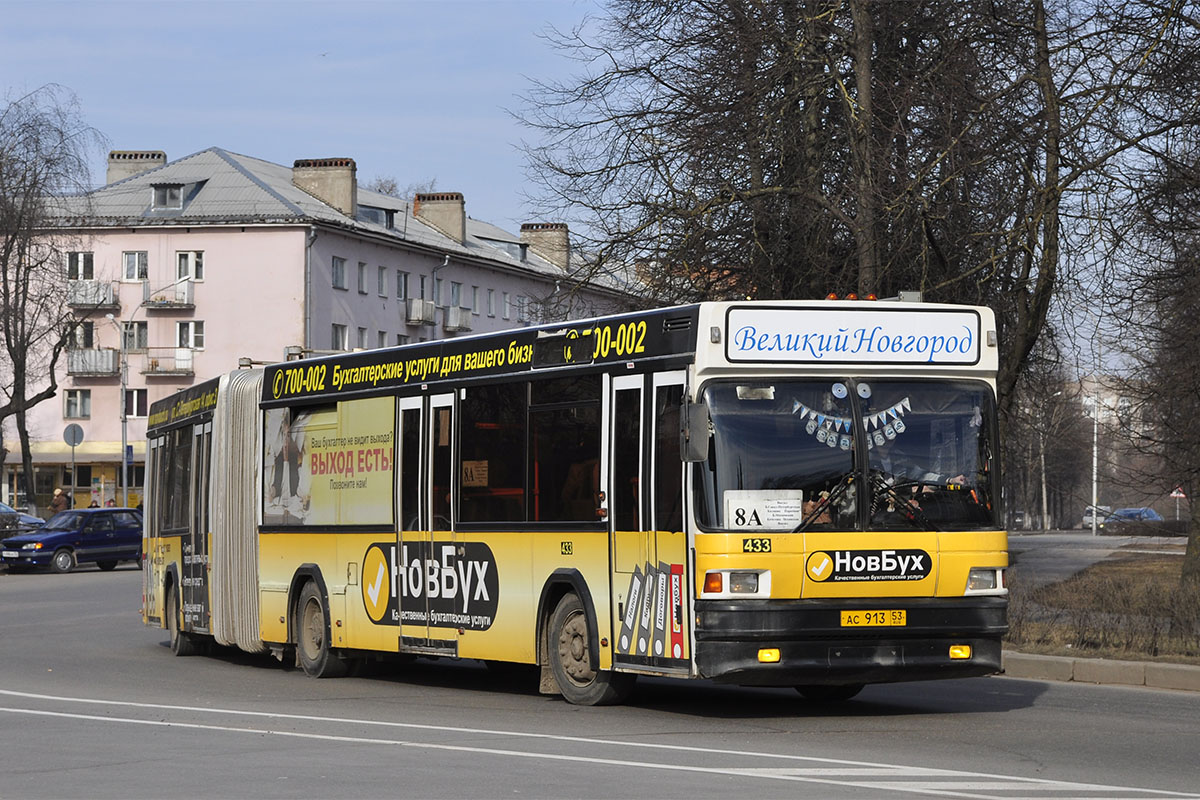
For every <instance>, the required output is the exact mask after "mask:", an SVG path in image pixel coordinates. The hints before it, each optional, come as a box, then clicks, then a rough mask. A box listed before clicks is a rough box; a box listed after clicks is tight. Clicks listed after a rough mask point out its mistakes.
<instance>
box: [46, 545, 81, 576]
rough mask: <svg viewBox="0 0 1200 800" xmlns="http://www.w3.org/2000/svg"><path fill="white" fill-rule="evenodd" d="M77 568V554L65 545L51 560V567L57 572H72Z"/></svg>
mask: <svg viewBox="0 0 1200 800" xmlns="http://www.w3.org/2000/svg"><path fill="white" fill-rule="evenodd" d="M74 568H75V554H74V553H72V552H71V551H70V550H68V549H67V548H65V547H63V548H60V549H59V550H57V551H56V552H55V553H54V558H52V559H51V560H50V569H52V570H54V571H55V572H70V571H71V570H73V569H74Z"/></svg>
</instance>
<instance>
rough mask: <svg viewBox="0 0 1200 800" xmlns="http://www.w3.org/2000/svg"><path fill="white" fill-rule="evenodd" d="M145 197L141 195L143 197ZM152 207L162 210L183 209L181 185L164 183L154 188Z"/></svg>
mask: <svg viewBox="0 0 1200 800" xmlns="http://www.w3.org/2000/svg"><path fill="white" fill-rule="evenodd" d="M144 196H145V195H143V197H144ZM154 207H155V208H156V209H157V208H164V209H179V208H183V184H181V183H165V184H162V185H161V186H155V187H154Z"/></svg>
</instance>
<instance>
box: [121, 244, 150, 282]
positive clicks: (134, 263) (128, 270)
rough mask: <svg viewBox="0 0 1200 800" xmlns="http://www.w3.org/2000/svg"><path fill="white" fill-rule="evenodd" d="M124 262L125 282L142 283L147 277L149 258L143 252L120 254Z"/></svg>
mask: <svg viewBox="0 0 1200 800" xmlns="http://www.w3.org/2000/svg"><path fill="white" fill-rule="evenodd" d="M122 259H123V260H124V262H125V280H127V281H144V280H146V278H147V277H148V275H149V272H150V271H149V268H148V267H147V264H148V263H149V258H148V256H147V254H146V251H145V250H138V251H136V252H126V253H122Z"/></svg>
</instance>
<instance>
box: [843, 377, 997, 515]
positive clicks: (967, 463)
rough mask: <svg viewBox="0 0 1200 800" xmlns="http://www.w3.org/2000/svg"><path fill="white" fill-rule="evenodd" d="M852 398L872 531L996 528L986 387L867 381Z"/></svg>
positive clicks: (989, 400) (991, 411) (989, 403)
mask: <svg viewBox="0 0 1200 800" xmlns="http://www.w3.org/2000/svg"><path fill="white" fill-rule="evenodd" d="M865 385H866V384H860V386H865ZM859 395H860V397H862V401H861V403H862V410H863V418H864V424H865V426H866V429H867V436H868V437H870V441H869V442H867V456H868V460H869V462H870V468H871V475H872V483H871V487H872V493H871V527H872V528H875V529H880V530H889V529H893V530H896V529H898V530H911V529H912V528H913V527H921V528H926V529H932V530H980V529H992V528H996V527H998V525H997V520H996V518H995V503H994V502H993V501H992V478H991V476H992V475H993V474H994V472H995V469H994V465H993V464H992V458H993V457H992V452H993V449H994V448H993V447H992V444H991V441H992V432H991V430H990V426H989V425H988V424H987V422H986V421H987V420H991V419H993V418H994V417H995V411H994V409H993V402H992V391H991V389H990V388H989V387H988V386H987V385H986V384H984V383H979V382H974V381H904V382H900V381H873V382H872V383H871V384H870V386H869V390H868V391H865V392H864V391H860V392H859Z"/></svg>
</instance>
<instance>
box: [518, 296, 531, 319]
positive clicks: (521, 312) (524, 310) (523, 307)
mask: <svg viewBox="0 0 1200 800" xmlns="http://www.w3.org/2000/svg"><path fill="white" fill-rule="evenodd" d="M528 321H529V308H528V298H526V297H525V295H523V294H519V295H517V322H528Z"/></svg>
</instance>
